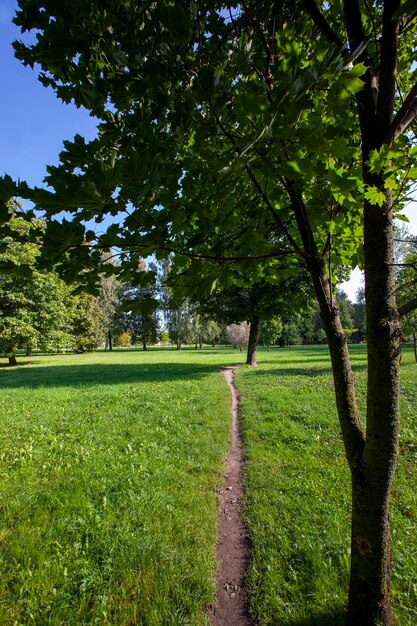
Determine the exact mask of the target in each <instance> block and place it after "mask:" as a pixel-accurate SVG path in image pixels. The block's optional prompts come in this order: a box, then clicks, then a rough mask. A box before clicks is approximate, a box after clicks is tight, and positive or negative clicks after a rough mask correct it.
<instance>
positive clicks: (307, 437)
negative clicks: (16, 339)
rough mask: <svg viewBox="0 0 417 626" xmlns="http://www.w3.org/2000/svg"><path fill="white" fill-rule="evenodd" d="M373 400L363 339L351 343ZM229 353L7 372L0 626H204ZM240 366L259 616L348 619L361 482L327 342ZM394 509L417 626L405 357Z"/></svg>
mask: <svg viewBox="0 0 417 626" xmlns="http://www.w3.org/2000/svg"><path fill="white" fill-rule="evenodd" d="M352 353H353V357H354V366H355V370H356V375H357V378H358V385H357V390H358V395H359V397H360V399H361V401H362V405H363V401H364V397H365V374H366V372H365V368H366V354H365V347H364V346H354V347H353V349H352ZM244 356H245V355H244V354H243V353H240V352H238V351H234V350H232V349H225V348H220V349H210V348H207V349H205V350H203V351H201V352H200V351H195V350H184V351H182V352H178V351H176V350H152V351H150V352H148V353H142V352H140V351H128V350H123V351H115V352H113V353H104V352H97V353H95V354H90V355H78V356H57V357H42V356H36V357H30V358H22V359H21V361H22V363H23V364H24V365H21V366H19V367H17V368H8V367H1V368H0V407H1V415H2V420H1V423H0V624H5V625H9V624H38V625H39V626H43V625H46V624H54V625H57V624H62V625H65V626H66V625H67V624H68V625H71V624H73V625H79V624H100V625H110V624H111V625H114V626H124V625H126V626H127V625H133V624H138V625H139V624H140V625H144V626H146V625H149V626H159V625H160V624H161V625H162V624H164V625H170V624H172V625H177V624H178V625H179V624H188V625H195V626H197V625H198V626H200V625H202V624H204V623H206V619H205V615H204V610H205V607H206V606H207V605H208V604H209V603H210V602H211V601H212V599H213V593H214V581H213V577H214V570H215V561H214V541H215V515H216V498H215V492H216V487H218V486H219V483H220V480H221V475H222V466H223V461H224V458H225V454H226V451H227V447H228V443H229V424H230V416H229V396H228V390H227V387H226V384H225V382H224V380H223V377H222V376H221V375H220V374H219V368H220V367H221V365H225V364H230V363H235V362H241V363H242V362H244ZM258 362H259V366H258V367H257V368H250V367H247V366H245V367H242V368H240V369H239V370H238V371H237V373H236V378H237V384H238V387H239V390H240V393H241V411H242V419H243V436H244V441H245V455H246V468H245V487H246V499H245V517H246V520H247V523H248V526H249V529H250V533H251V548H252V559H251V565H250V571H249V575H248V586H249V591H250V609H251V612H252V615H253V617H254V621H255V623H256V624H258V625H259V626H267V625H274V626H279V625H286V626H309V625H311V626H312V625H313V624H315V625H318V626H325V625H326V624H328V625H329V626H330V625H332V626H337V624H342V623H343V618H344V610H345V605H346V589H347V581H348V567H349V552H348V546H349V514H350V511H349V509H350V503H349V498H350V496H349V476H348V471H347V467H346V462H345V459H344V456H343V448H342V444H341V439H340V435H339V429H338V423H337V419H336V412H335V404H334V398H333V385H332V380H331V375H330V365H329V360H328V356H327V348H326V347H325V346H316V347H302V346H300V347H293V348H290V349H287V348H276V349H272V350H271V351H269V352H267V351H266V350H260V351H259V355H258ZM402 370H403V375H402V387H403V389H402V405H403V406H402V422H403V423H402V430H401V433H402V434H401V451H402V454H401V458H400V463H399V468H398V472H397V476H396V481H395V486H394V494H393V501H392V507H391V508H392V535H393V562H394V570H393V598H394V608H395V613H396V618H397V623H398V624H401V625H402V626H411V625H413V626H414V624H415V623H417V612H416V605H417V584H416V580H417V558H416V556H417V554H416V552H417V527H416V515H417V506H416V505H417V501H416V490H415V484H416V482H417V475H416V474H417V464H416V460H417V458H416V457H417V434H416V431H417V428H416V423H415V407H416V405H417V366H416V365H415V364H414V363H413V359H412V354H411V350H409V349H408V348H406V349H405V350H404V356H403V362H402Z"/></svg>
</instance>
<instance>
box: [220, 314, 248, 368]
mask: <svg viewBox="0 0 417 626" xmlns="http://www.w3.org/2000/svg"><path fill="white" fill-rule="evenodd" d="M224 337H225V339H226V341H228V342H229V343H231V344H232V345H233V346H234V347H235V348H236V347H238V348H239V350H240V351H241V352H242V348H243V346H246V345H248V343H249V340H250V324H248V323H247V322H241V323H240V324H231V325H230V326H226V328H225V329H224ZM249 365H250V364H249Z"/></svg>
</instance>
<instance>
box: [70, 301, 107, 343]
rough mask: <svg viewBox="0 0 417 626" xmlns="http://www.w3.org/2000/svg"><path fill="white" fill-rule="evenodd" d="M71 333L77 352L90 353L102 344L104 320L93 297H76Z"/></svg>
mask: <svg viewBox="0 0 417 626" xmlns="http://www.w3.org/2000/svg"><path fill="white" fill-rule="evenodd" d="M71 333H72V335H73V337H74V344H75V350H76V351H77V352H91V351H93V350H95V349H96V348H98V346H99V345H101V344H102V343H103V340H104V334H105V318H104V316H103V314H102V310H101V309H100V305H99V303H98V300H97V298H96V297H95V296H93V295H91V294H89V293H81V294H80V295H79V296H77V300H76V304H75V311H74V319H73V322H72V329H71Z"/></svg>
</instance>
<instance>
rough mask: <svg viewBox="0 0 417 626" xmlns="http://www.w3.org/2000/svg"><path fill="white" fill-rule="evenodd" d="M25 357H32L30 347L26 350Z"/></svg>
mask: <svg viewBox="0 0 417 626" xmlns="http://www.w3.org/2000/svg"><path fill="white" fill-rule="evenodd" d="M26 356H32V348H30V347H27V348H26Z"/></svg>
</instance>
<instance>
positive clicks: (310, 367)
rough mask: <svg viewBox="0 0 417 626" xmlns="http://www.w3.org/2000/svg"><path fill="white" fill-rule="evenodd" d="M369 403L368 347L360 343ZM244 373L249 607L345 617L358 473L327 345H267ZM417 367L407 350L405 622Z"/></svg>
mask: <svg viewBox="0 0 417 626" xmlns="http://www.w3.org/2000/svg"><path fill="white" fill-rule="evenodd" d="M351 352H352V356H353V363H354V369H355V375H356V380H357V394H358V397H359V399H360V403H361V409H362V412H363V409H364V402H365V376H366V348H365V346H352V350H351ZM258 362H259V363H260V366H259V367H258V368H257V369H256V371H253V370H249V369H248V368H242V369H240V370H238V372H237V384H238V387H239V389H240V392H241V412H242V417H243V425H244V440H245V451H246V457H247V464H246V475H245V476H246V477H245V483H246V518H247V523H248V526H249V529H250V535H251V543H252V562H251V566H250V571H249V578H248V583H249V590H250V608H251V612H252V614H253V615H254V617H255V623H257V624H260V625H262V626H266V625H271V626H272V625H274V626H277V625H281V624H283V625H284V624H285V625H288V626H290V625H291V626H296V625H297V626H310V625H311V626H313V624H314V625H319V626H324V625H329V626H337V625H338V624H343V623H344V616H345V613H344V612H345V607H346V602H347V587H348V580H349V578H348V576H349V549H348V548H349V534H350V529H349V523H350V479H349V473H348V469H347V464H346V461H345V458H344V453H343V447H342V442H341V437H340V434H339V428H338V422H337V418H336V408H335V401H334V392H333V383H332V378H331V373H330V363H329V359H328V357H327V350H326V348H325V347H323V346H316V347H314V346H308V347H307V346H304V347H303V346H299V347H292V348H290V349H275V350H273V351H271V352H269V353H263V354H262V357H261V358H260V359H259V360H258ZM416 406H417V366H416V365H415V363H414V361H413V356H412V353H411V349H410V348H408V347H404V348H403V359H402V427H401V456H400V461H399V466H398V471H397V475H396V479H395V484H394V491H393V497H392V505H391V523H392V524H391V525H392V538H393V576H392V583H393V600H394V610H395V615H396V623H397V624H398V625H401V626H414V625H415V624H416V623H417V582H416V581H417V496H416V489H415V485H416V484H417V464H416V461H417V427H416Z"/></svg>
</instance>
